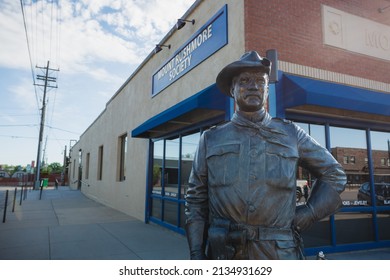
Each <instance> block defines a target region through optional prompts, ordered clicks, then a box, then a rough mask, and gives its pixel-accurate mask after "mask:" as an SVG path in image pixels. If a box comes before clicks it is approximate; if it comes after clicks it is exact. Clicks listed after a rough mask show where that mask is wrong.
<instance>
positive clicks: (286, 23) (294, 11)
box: [244, 0, 390, 83]
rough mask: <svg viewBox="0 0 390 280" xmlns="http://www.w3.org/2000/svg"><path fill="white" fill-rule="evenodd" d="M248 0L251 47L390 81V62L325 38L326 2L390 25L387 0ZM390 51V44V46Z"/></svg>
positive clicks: (247, 33) (247, 36) (247, 35)
mask: <svg viewBox="0 0 390 280" xmlns="http://www.w3.org/2000/svg"><path fill="white" fill-rule="evenodd" d="M244 1H245V40H246V41H245V49H246V50H252V49H254V50H257V51H259V52H260V53H261V54H262V55H264V54H265V51H266V50H267V49H277V50H278V54H279V60H282V61H286V62H291V63H295V64H299V65H305V66H309V67H315V68H319V69H323V70H328V71H332V72H337V73H342V74H347V75H352V76H356V77H361V78H366V79H370V80H373V81H379V82H383V83H390V75H389V74H388V73H390V63H389V61H386V60H381V59H378V58H374V57H369V56H366V55H362V54H357V53H352V52H349V51H345V50H342V49H338V48H335V47H331V46H327V45H324V44H323V38H322V15H321V4H324V5H327V6H330V7H333V8H335V9H338V10H342V11H344V12H346V13H350V14H353V15H356V16H359V17H363V18H366V19H369V20H372V21H375V22H378V23H381V24H385V25H389V28H390V10H386V11H385V12H384V13H379V12H378V8H380V7H385V6H386V5H388V4H389V2H388V1H385V0H370V1H367V0H345V1H340V0H299V1H291V0H273V1H258V0H244ZM389 52H390V50H389Z"/></svg>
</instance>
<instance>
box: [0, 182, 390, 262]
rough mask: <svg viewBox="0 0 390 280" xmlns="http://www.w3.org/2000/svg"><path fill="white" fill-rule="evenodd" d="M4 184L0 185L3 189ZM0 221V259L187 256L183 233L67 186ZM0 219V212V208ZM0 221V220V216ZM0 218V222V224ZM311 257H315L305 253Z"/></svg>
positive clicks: (380, 253) (388, 251)
mask: <svg viewBox="0 0 390 280" xmlns="http://www.w3.org/2000/svg"><path fill="white" fill-rule="evenodd" d="M4 190H5V188H3V187H2V188H0V192H3V191H4ZM10 190H11V191H10V193H9V203H8V205H9V206H8V211H7V217H6V222H5V223H0V259H2V260H188V256H189V250H188V246H187V241H186V239H185V237H184V236H182V235H180V234H177V233H174V232H172V231H169V230H167V229H165V228H163V227H161V226H157V225H154V224H145V223H143V222H142V221H139V220H136V219H135V218H133V217H131V216H128V215H126V214H123V213H121V212H119V211H117V210H114V209H112V208H109V207H106V206H104V205H102V204H100V203H97V202H95V201H93V200H91V199H89V198H87V197H86V196H84V195H83V194H82V193H81V192H80V191H77V190H71V189H69V188H68V187H59V189H58V190H56V189H45V190H44V191H43V193H42V199H41V200H40V199H39V195H40V192H39V191H28V192H27V199H26V200H23V201H22V205H19V201H20V200H19V199H20V191H19V193H18V195H17V200H16V205H15V212H12V202H13V191H12V189H11V188H10ZM0 214H1V217H3V211H2V209H0ZM1 221H2V220H1ZM1 221H0V222H1ZM326 257H327V258H328V259H330V260H390V248H382V249H376V250H368V251H355V252H346V253H337V254H329V255H327V256H326ZM308 259H315V257H308Z"/></svg>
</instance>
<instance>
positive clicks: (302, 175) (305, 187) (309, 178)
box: [296, 123, 326, 205]
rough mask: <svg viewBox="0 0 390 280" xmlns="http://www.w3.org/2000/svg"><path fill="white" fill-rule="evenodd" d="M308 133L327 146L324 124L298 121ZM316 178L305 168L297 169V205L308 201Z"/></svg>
mask: <svg viewBox="0 0 390 280" xmlns="http://www.w3.org/2000/svg"><path fill="white" fill-rule="evenodd" d="M296 124H297V125H298V126H299V127H300V128H302V129H303V130H304V131H305V132H306V133H308V134H309V135H310V136H311V137H313V138H314V139H315V140H316V141H317V142H318V143H319V144H320V145H321V146H323V147H325V146H326V145H325V142H326V141H325V127H324V126H323V125H316V124H307V123H296ZM314 181H315V178H314V177H313V175H312V174H310V173H309V171H307V170H306V169H305V168H302V167H299V168H298V170H297V205H301V204H304V203H306V201H307V199H308V198H309V195H310V190H311V187H312V185H313V182H314Z"/></svg>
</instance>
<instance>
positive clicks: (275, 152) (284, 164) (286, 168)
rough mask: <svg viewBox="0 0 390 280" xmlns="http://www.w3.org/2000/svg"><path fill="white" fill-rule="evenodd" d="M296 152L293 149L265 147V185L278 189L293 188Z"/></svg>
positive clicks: (296, 160) (296, 159)
mask: <svg viewBox="0 0 390 280" xmlns="http://www.w3.org/2000/svg"><path fill="white" fill-rule="evenodd" d="M297 163H298V152H297V151H296V149H294V148H293V147H286V146H281V145H277V144H268V145H267V147H266V178H267V184H269V185H271V186H275V187H279V188H287V189H289V188H295V178H296V168H297Z"/></svg>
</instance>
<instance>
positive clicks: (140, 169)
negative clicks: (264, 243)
mask: <svg viewBox="0 0 390 280" xmlns="http://www.w3.org/2000/svg"><path fill="white" fill-rule="evenodd" d="M387 4H389V3H388V2H387V1H385V0H372V1H363V0H346V1H338V0H300V1H289V0H275V1H257V0H242V1H237V0H213V1H211V0H203V1H200V0H199V1H196V2H195V3H194V4H193V5H192V7H191V8H190V9H189V10H188V11H187V12H186V13H185V14H184V15H183V17H182V19H185V20H188V22H186V25H185V26H184V27H183V28H181V29H177V28H176V27H172V29H171V31H170V32H169V33H168V34H166V36H165V37H164V38H162V39H161V42H160V45H161V46H160V47H159V49H158V51H159V52H158V53H157V51H156V52H152V53H150V54H149V56H148V57H146V58H145V60H144V61H143V62H142V63H141V65H139V67H138V68H137V69H136V70H135V72H134V73H133V74H132V75H131V76H130V77H129V78H128V79H127V81H125V82H124V84H123V85H122V87H121V88H119V89H118V91H117V92H116V93H115V94H114V95H113V96H112V98H111V99H110V100H109V101H108V102H107V105H106V108H105V110H104V111H103V112H102V113H101V114H100V115H99V116H98V117H97V119H96V120H95V121H94V122H93V123H92V124H91V125H90V127H89V128H88V129H87V130H86V131H85V132H84V133H83V134H82V135H81V136H80V139H79V141H78V142H77V143H76V144H75V145H74V146H73V147H72V150H71V159H70V167H69V182H71V187H73V188H81V190H82V191H83V192H84V193H85V194H86V195H87V196H89V197H91V198H93V199H95V200H97V201H99V202H102V203H104V204H106V205H108V206H111V207H113V208H115V209H118V210H120V211H123V212H125V213H127V214H129V215H132V216H134V217H136V218H138V219H140V220H144V221H145V222H150V221H151V222H154V223H157V224H159V225H161V226H164V227H167V228H169V229H171V230H174V231H177V232H180V233H184V228H183V227H184V193H185V190H186V186H187V179H188V176H189V172H190V166H191V162H192V157H193V154H194V152H195V149H196V147H197V143H198V140H199V136H200V133H201V132H202V131H203V130H204V129H207V128H209V127H210V126H213V125H216V124H218V123H220V122H223V121H226V120H229V119H230V118H231V116H232V114H233V111H234V106H233V101H232V100H231V99H229V98H227V97H225V96H224V95H223V94H221V93H220V92H219V91H218V89H217V88H216V85H215V78H216V76H217V74H218V73H219V71H220V70H221V69H222V68H223V67H224V66H225V65H227V64H228V63H230V62H232V61H235V60H237V59H238V58H239V57H240V56H241V55H242V54H243V53H244V52H246V51H248V50H257V51H258V52H259V53H260V54H261V55H262V56H267V57H268V58H270V59H271V60H272V61H273V65H274V66H276V67H274V70H277V71H276V72H275V73H274V75H273V80H274V81H273V83H272V84H271V86H270V97H269V102H268V108H269V112H270V114H271V115H273V116H276V117H281V118H286V119H290V120H293V121H295V122H296V123H297V124H298V125H300V126H301V127H302V128H304V129H305V130H307V131H308V132H309V133H310V134H311V135H312V136H313V137H314V138H315V139H316V140H317V141H318V142H320V143H321V144H322V145H323V146H325V147H327V148H328V149H329V150H332V149H334V148H336V147H344V148H345V149H360V150H362V151H363V152H362V153H364V154H365V155H364V158H367V164H366V166H367V168H366V170H365V171H364V172H365V174H368V176H367V177H366V178H367V180H368V181H369V182H370V183H371V184H373V183H374V182H375V178H377V176H375V175H376V174H375V172H376V170H377V169H376V168H374V163H373V162H374V152H373V151H382V152H388V140H389V139H390V125H389V124H390V76H389V74H388V73H390V16H389V15H390V9H388V10H387V9H383V10H378V9H379V8H384V7H386V5H387ZM193 20H194V21H193ZM167 46H169V48H168V47H167ZM275 50H276V51H275ZM360 150H359V151H360ZM383 155H384V157H385V153H384V154H383ZM360 157H363V155H359V158H360ZM388 158H389V157H387V160H388ZM342 159H343V160H344V157H342ZM351 159H352V158H349V160H351ZM355 160H356V158H355ZM342 164H343V162H342ZM384 168H385V169H386V170H384V171H383V172H382V173H381V174H390V170H389V168H390V167H389V166H384ZM299 174H301V175H300V177H303V176H304V177H305V178H297V179H308V180H310V181H311V180H313V179H314V178H311V175H310V174H308V173H307V172H305V171H301V172H299ZM357 189H358V188H353V189H349V188H347V190H346V191H345V192H344V193H343V200H344V205H345V207H344V208H343V209H342V210H341V212H340V213H338V214H336V215H334V216H332V217H331V218H330V219H325V220H323V221H321V222H319V223H317V224H316V225H315V226H313V227H312V228H311V229H310V230H309V231H308V232H306V233H305V235H304V240H305V246H306V252H307V253H308V254H314V253H316V252H318V250H323V251H325V252H337V251H347V250H356V249H367V248H376V247H383V246H390V219H389V215H388V214H386V212H385V211H389V210H390V205H384V206H376V204H375V201H373V203H372V205H373V206H369V205H367V204H364V203H361V202H360V201H359V200H358V199H357ZM372 199H374V196H373V198H372ZM387 213H388V212H387Z"/></svg>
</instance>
